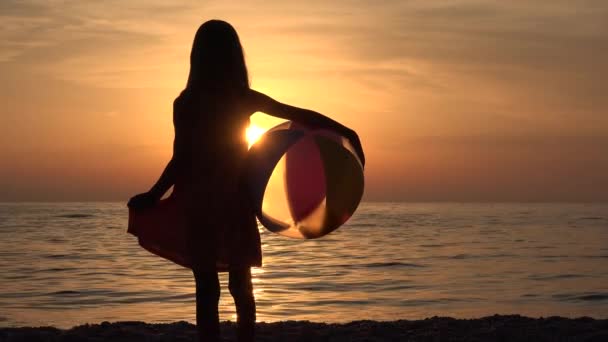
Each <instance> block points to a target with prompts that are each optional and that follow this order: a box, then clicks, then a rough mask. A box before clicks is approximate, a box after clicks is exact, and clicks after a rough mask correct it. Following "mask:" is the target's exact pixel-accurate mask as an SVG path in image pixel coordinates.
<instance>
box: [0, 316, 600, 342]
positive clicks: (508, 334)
mask: <svg viewBox="0 0 608 342" xmlns="http://www.w3.org/2000/svg"><path fill="white" fill-rule="evenodd" d="M235 327H236V324H235V323H234V322H223V323H222V335H223V338H224V340H226V341H235V340H236V339H235ZM195 340H196V331H195V327H194V325H193V324H190V323H188V322H185V321H180V322H175V323H167V324H148V323H144V322H113V323H110V322H102V323H101V324H85V325H79V326H76V327H73V328H71V329H65V330H62V329H57V328H53V327H38V328H31V327H29V328H25V327H23V328H2V329H0V341H2V342H17V341H32V342H33V341H49V342H51V341H53V342H55V341H58V342H59V341H115V342H121V341H124V342H127V341H130V342H136V341H147V342H149V341H195ZM607 340H608V320H606V319H604V320H596V319H592V318H589V317H582V318H576V319H568V318H563V317H548V318H537V319H534V318H528V317H523V316H518V315H510V316H500V315H495V316H488V317H484V318H480V319H454V318H449V317H433V318H428V319H424V320H398V321H392V322H378V321H366V320H363V321H354V322H350V323H342V324H329V323H313V322H309V321H284V322H273V323H264V322H262V323H258V324H257V337H256V341H336V342H337V341H607Z"/></svg>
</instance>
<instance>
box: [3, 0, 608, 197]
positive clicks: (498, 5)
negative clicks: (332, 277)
mask: <svg viewBox="0 0 608 342" xmlns="http://www.w3.org/2000/svg"><path fill="white" fill-rule="evenodd" d="M164 3H166V2H164V1H163V2H161V1H159V2H158V4H155V1H103V2H98V1H74V2H67V3H66V2H63V1H62V2H57V3H56V2H55V1H2V2H0V28H1V29H0V103H1V104H2V105H1V106H0V160H1V162H0V165H1V166H0V201H13V200H38V201H41V200H74V201H78V200H126V199H128V197H129V196H130V195H132V194H134V193H136V192H140V191H144V190H147V188H149V186H150V185H151V184H152V183H153V182H154V181H155V179H156V177H157V176H158V175H159V174H160V172H161V171H162V168H163V166H164V163H166V161H167V160H168V158H169V157H170V153H171V144H172V138H173V129H172V126H171V115H172V114H171V105H172V101H173V99H174V98H175V97H176V96H177V95H178V94H179V92H180V91H181V90H182V88H183V86H184V84H185V81H186V77H187V72H188V56H189V52H190V51H189V50H190V47H191V43H192V38H193V36H194V32H195V31H196V29H197V28H198V26H199V25H200V24H201V23H202V22H203V21H205V20H208V19H212V18H219V19H224V20H227V21H229V22H230V23H232V24H233V25H234V26H235V27H236V29H237V31H238V32H239V34H240V36H241V40H242V43H243V46H244V48H245V52H246V58H247V62H248V67H249V70H250V74H251V81H252V82H251V84H252V88H254V89H257V90H260V91H262V92H265V93H267V94H268V95H270V96H272V97H274V98H276V99H277V100H279V101H282V102H286V103H289V104H292V105H296V106H300V107H305V108H310V109H314V110H317V111H319V112H321V113H324V114H326V115H328V116H331V117H332V118H334V119H336V120H338V121H340V122H342V123H344V124H345V125H347V126H349V127H352V128H353V129H355V130H357V131H358V132H359V135H360V137H361V140H362V142H363V146H364V148H365V150H366V155H367V158H368V165H367V169H366V182H367V186H366V194H365V199H366V200H407V201H435V200H441V201H598V200H604V201H605V200H608V191H606V190H607V189H608V115H607V114H608V113H607V109H608V96H606V90H605V87H606V86H605V83H606V79H608V62H606V61H607V60H608V4H606V2H602V1H585V2H576V3H574V2H571V1H565V0H564V1H544V2H534V3H535V4H534V5H531V4H528V3H527V2H511V1H483V2H480V1H459V0H456V1H386V2H382V4H381V5H380V3H379V2H374V1H367V2H366V1H306V2H299V3H295V2H285V1H244V2H239V3H238V4H237V3H236V2H232V3H231V4H226V3H223V2H204V4H199V2H197V1H186V2H172V3H171V5H166V4H164ZM253 119H254V122H255V123H256V124H258V125H262V126H271V125H272V124H274V123H276V122H277V121H276V120H274V121H273V120H271V119H269V118H268V117H265V116H263V115H260V114H256V115H255V116H254V118H253Z"/></svg>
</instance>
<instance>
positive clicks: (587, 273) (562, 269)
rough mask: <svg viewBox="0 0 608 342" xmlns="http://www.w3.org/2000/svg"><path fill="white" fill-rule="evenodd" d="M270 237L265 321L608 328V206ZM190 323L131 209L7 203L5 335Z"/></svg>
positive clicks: (465, 210)
mask: <svg viewBox="0 0 608 342" xmlns="http://www.w3.org/2000/svg"><path fill="white" fill-rule="evenodd" d="M259 229H260V232H261V235H262V249H263V253H264V265H263V267H261V268H254V269H253V283H254V288H255V296H256V300H257V319H258V321H266V322H273V321H287V320H310V321H316V322H348V321H353V320H379V321H392V320H399V319H423V318H427V317H432V316H451V317H456V318H478V317H483V316H488V315H493V314H520V315H525V316H530V317H547V316H564V317H580V316H589V317H594V318H608V203H603V204H601V203H599V204H588V203H558V204H556V203H533V204H530V203H372V202H365V203H362V204H361V205H360V206H359V209H358V210H357V212H356V213H355V215H354V216H353V217H352V218H351V219H350V220H349V221H348V222H347V223H346V224H345V225H344V226H343V227H341V228H340V229H338V230H336V231H335V232H333V233H331V234H330V235H328V236H325V237H323V238H320V239H316V240H296V239H291V238H287V237H283V236H280V235H276V234H274V233H271V232H269V231H267V230H265V229H264V228H263V227H259ZM220 279H221V282H222V296H221V299H220V316H221V319H222V320H231V321H234V320H235V319H236V315H235V310H234V303H233V301H232V298H231V296H230V294H229V292H228V289H227V276H226V274H222V275H221V277H220ZM180 320H184V321H189V322H192V323H194V322H195V295H194V280H193V276H192V272H191V271H190V270H189V269H186V268H183V267H181V266H178V265H176V264H173V263H171V262H169V261H167V260H164V259H162V258H160V257H158V256H155V255H153V254H151V253H149V252H148V251H146V250H144V249H142V248H141V247H140V246H139V245H138V243H137V239H136V238H135V237H134V236H132V235H130V234H128V233H127V208H126V206H125V203H0V326H2V327H17V326H55V327H59V328H69V327H73V326H76V325H81V324H85V323H100V322H103V321H110V322H115V321H145V322H149V323H164V322H174V321H180Z"/></svg>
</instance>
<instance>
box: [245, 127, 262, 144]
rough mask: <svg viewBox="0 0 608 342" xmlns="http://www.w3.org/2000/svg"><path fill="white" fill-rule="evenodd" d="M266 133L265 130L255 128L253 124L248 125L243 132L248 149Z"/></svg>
mask: <svg viewBox="0 0 608 342" xmlns="http://www.w3.org/2000/svg"><path fill="white" fill-rule="evenodd" d="M264 132H266V129H264V128H262V127H260V126H257V125H255V124H253V123H252V124H250V125H249V127H247V130H246V131H245V138H246V139H247V144H248V145H249V147H251V145H253V144H255V142H256V141H258V140H259V139H260V137H261V136H262V135H263V134H264Z"/></svg>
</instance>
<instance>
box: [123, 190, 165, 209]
mask: <svg viewBox="0 0 608 342" xmlns="http://www.w3.org/2000/svg"><path fill="white" fill-rule="evenodd" d="M156 202H158V198H157V197H156V196H154V195H153V194H152V193H150V192H144V193H143V194H138V195H135V196H133V197H131V199H130V200H129V203H127V207H129V209H133V210H142V209H147V208H151V207H153V206H154V205H155V204H156Z"/></svg>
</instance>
